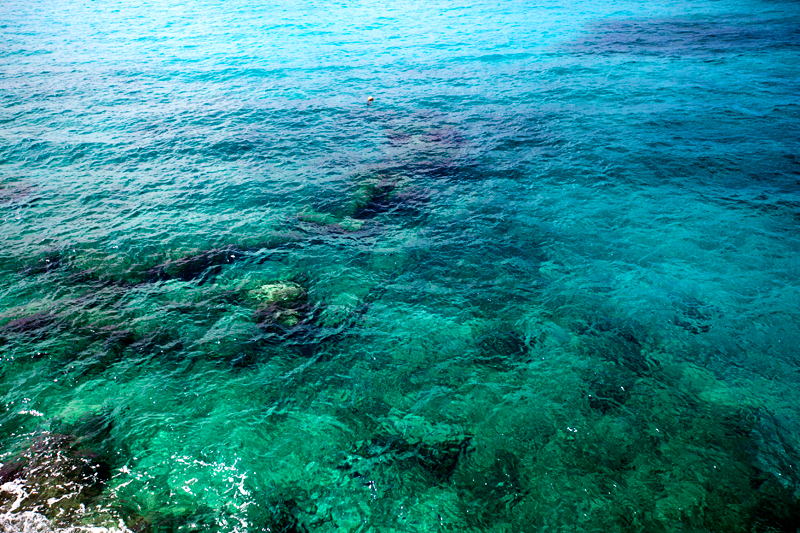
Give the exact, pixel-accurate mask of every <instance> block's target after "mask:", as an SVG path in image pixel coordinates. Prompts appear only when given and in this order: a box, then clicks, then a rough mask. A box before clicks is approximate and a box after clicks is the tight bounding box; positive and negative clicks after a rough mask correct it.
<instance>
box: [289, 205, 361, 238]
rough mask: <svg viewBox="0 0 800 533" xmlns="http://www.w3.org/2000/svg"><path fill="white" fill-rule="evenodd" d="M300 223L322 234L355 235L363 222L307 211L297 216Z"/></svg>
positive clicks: (347, 217) (351, 218) (346, 217)
mask: <svg viewBox="0 0 800 533" xmlns="http://www.w3.org/2000/svg"><path fill="white" fill-rule="evenodd" d="M297 219H298V220H300V221H301V222H306V223H308V224H313V225H314V226H316V227H317V228H318V230H319V231H320V232H322V233H355V232H358V231H361V230H362V229H364V225H365V222H364V221H363V220H358V219H355V218H353V217H349V216H344V217H337V216H335V215H331V214H329V213H320V212H318V211H314V210H311V209H307V210H305V211H303V212H302V213H300V214H298V215H297Z"/></svg>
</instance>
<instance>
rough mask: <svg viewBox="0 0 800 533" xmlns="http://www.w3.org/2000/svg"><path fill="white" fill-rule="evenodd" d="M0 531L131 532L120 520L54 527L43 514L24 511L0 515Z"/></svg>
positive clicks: (21, 532) (32, 532)
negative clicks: (115, 524)
mask: <svg viewBox="0 0 800 533" xmlns="http://www.w3.org/2000/svg"><path fill="white" fill-rule="evenodd" d="M0 533H132V532H131V530H130V529H128V528H126V527H125V524H124V523H123V522H122V521H120V523H119V526H118V527H97V526H87V525H81V526H69V527H56V526H54V525H53V523H52V522H50V520H48V519H47V518H46V517H45V516H44V515H40V514H39V513H34V512H33V511H25V512H22V513H5V514H1V515H0Z"/></svg>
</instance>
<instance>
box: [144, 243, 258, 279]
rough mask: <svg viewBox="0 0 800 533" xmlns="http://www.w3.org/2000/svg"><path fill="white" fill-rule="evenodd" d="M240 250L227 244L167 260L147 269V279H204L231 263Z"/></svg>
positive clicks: (240, 253)
mask: <svg viewBox="0 0 800 533" xmlns="http://www.w3.org/2000/svg"><path fill="white" fill-rule="evenodd" d="M242 253H243V252H242V250H240V249H238V248H236V247H233V246H228V247H226V248H214V249H212V250H206V251H203V252H198V253H195V254H192V255H187V256H185V257H181V258H180V259H175V260H169V261H167V262H165V263H162V264H160V265H158V266H155V267H153V268H151V269H150V270H148V271H147V274H146V280H147V281H166V280H171V279H178V280H181V281H192V280H195V279H200V280H201V282H202V281H205V280H206V279H207V278H209V277H211V276H215V275H216V274H218V273H219V272H220V271H221V270H222V265H224V264H229V263H233V262H234V261H235V260H236V259H237V258H238V257H240V256H241V255H242Z"/></svg>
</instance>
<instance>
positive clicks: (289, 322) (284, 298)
mask: <svg viewBox="0 0 800 533" xmlns="http://www.w3.org/2000/svg"><path fill="white" fill-rule="evenodd" d="M247 298H248V299H249V300H250V301H251V302H254V303H255V304H256V305H258V306H259V307H258V309H257V310H256V313H255V318H256V321H257V322H258V323H259V324H260V325H262V326H265V327H267V328H270V327H275V326H277V327H279V328H294V327H296V326H298V325H301V324H304V323H306V322H308V321H309V320H310V318H311V314H312V312H313V309H314V308H313V306H310V305H309V304H308V292H307V291H306V290H305V289H304V288H303V287H302V286H300V285H298V284H297V283H294V282H292V281H275V282H271V283H266V284H264V285H261V286H260V287H258V288H256V289H253V290H251V291H249V292H248V293H247Z"/></svg>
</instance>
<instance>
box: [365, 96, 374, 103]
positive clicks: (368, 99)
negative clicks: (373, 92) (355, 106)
mask: <svg viewBox="0 0 800 533" xmlns="http://www.w3.org/2000/svg"><path fill="white" fill-rule="evenodd" d="M373 100H375V99H374V98H373V97H371V96H370V97H369V98H367V102H371V101H373Z"/></svg>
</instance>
